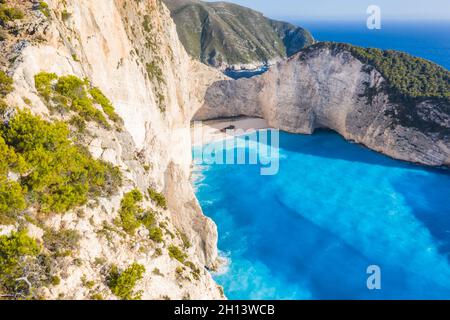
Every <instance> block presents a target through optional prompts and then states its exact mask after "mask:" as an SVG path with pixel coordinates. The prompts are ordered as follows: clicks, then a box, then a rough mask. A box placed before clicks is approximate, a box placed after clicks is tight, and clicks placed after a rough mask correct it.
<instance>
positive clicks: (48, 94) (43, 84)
mask: <svg viewBox="0 0 450 320" xmlns="http://www.w3.org/2000/svg"><path fill="white" fill-rule="evenodd" d="M34 79H35V86H36V90H37V91H38V93H39V94H40V95H41V96H42V97H43V98H44V99H45V100H46V102H47V103H49V104H50V105H49V107H50V108H54V109H56V110H57V111H59V112H64V111H67V110H71V111H73V112H76V113H77V114H78V115H79V116H80V117H81V118H82V119H84V120H85V121H95V122H97V123H98V124H100V125H102V126H103V127H105V128H107V129H109V128H110V125H109V123H108V121H107V120H106V117H105V116H104V115H103V113H102V112H101V111H100V110H98V109H97V108H95V107H94V99H92V98H90V97H89V95H88V91H87V88H86V87H87V85H88V84H89V83H88V81H87V80H81V79H80V78H78V77H76V76H74V75H67V76H62V77H59V78H58V76H57V75H56V74H54V73H46V72H40V73H38V74H36V75H35V77H34ZM105 99H106V97H105ZM108 101H109V100H108ZM102 102H104V101H102ZM107 111H108V112H109V113H111V112H110V111H111V110H110V109H108V108H107ZM105 113H106V112H105ZM108 116H109V115H108Z"/></svg>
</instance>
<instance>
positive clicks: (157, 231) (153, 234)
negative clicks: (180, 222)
mask: <svg viewBox="0 0 450 320" xmlns="http://www.w3.org/2000/svg"><path fill="white" fill-rule="evenodd" d="M140 221H141V223H142V224H143V225H144V226H145V227H146V228H147V230H148V231H149V237H150V239H151V240H153V241H155V242H162V241H163V233H162V230H161V228H159V227H158V226H157V225H156V218H155V213H154V212H153V211H151V210H149V211H147V212H146V213H145V214H144V215H143V217H142V218H141V219H140Z"/></svg>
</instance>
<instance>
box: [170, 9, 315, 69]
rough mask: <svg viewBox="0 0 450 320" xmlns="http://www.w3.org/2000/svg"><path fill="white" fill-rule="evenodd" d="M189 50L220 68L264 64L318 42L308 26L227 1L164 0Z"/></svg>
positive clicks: (209, 63) (204, 61)
mask: <svg viewBox="0 0 450 320" xmlns="http://www.w3.org/2000/svg"><path fill="white" fill-rule="evenodd" d="M163 1H164V2H165V4H166V5H167V6H168V8H169V10H170V11H171V15H172V18H173V20H174V21H175V24H176V25H177V31H178V36H179V38H180V40H181V42H182V43H183V45H184V47H185V48H186V50H187V52H188V53H189V54H190V55H191V56H193V57H194V58H196V59H198V60H200V61H202V62H203V63H205V64H208V65H211V66H215V67H220V66H230V65H241V64H250V63H257V64H264V63H267V62H269V61H270V60H273V59H279V58H284V57H287V56H291V55H293V54H294V53H296V52H297V51H299V50H301V49H303V48H305V47H307V46H308V45H310V44H313V43H314V39H313V37H312V35H311V34H310V33H309V32H308V31H307V30H305V29H303V28H299V27H297V26H294V25H292V24H290V23H286V22H281V21H275V20H271V19H269V18H266V17H264V16H263V15H262V14H261V13H260V12H257V11H254V10H252V9H249V8H245V7H242V6H239V5H236V4H232V3H227V2H203V1H198V0H163Z"/></svg>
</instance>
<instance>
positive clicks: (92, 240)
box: [0, 0, 225, 299]
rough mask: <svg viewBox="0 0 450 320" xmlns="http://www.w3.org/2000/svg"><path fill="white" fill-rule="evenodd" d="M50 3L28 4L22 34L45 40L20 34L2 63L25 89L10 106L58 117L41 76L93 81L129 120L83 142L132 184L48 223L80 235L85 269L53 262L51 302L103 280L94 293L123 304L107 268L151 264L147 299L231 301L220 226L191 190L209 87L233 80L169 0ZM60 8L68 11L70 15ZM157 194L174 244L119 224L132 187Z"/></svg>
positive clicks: (78, 295) (144, 286)
mask: <svg viewBox="0 0 450 320" xmlns="http://www.w3.org/2000/svg"><path fill="white" fill-rule="evenodd" d="M47 2H48V4H49V8H50V17H49V18H48V19H47V18H46V17H44V16H43V15H42V14H41V13H40V12H39V11H37V10H35V11H31V9H30V8H29V7H24V10H27V11H25V12H26V19H24V20H23V21H22V22H21V23H22V24H23V28H24V30H27V28H31V27H32V28H33V30H37V31H36V33H33V34H37V33H39V38H37V37H34V38H33V37H32V36H31V35H27V36H26V38H25V39H26V40H27V41H26V42H24V41H23V37H25V35H21V36H20V37H16V38H13V37H11V38H10V39H9V40H8V41H9V42H8V46H6V45H5V47H3V48H2V50H4V51H5V56H9V54H14V57H15V59H14V63H12V64H11V65H9V66H2V67H3V68H5V69H7V71H8V74H9V75H10V76H11V77H12V78H13V79H14V87H15V91H14V92H12V93H11V94H10V95H9V96H8V97H7V101H8V104H10V105H12V106H18V107H24V106H26V105H27V104H28V106H26V107H27V108H30V109H31V111H32V112H33V113H34V114H38V115H40V116H42V117H43V118H45V119H53V120H54V119H55V115H54V114H53V115H52V114H51V112H50V110H49V108H48V106H47V105H46V103H45V101H43V100H42V99H41V98H40V97H39V96H38V94H37V92H36V89H35V85H34V76H35V74H37V73H39V72H41V71H45V72H52V73H56V74H57V75H58V76H63V75H68V74H72V75H75V76H77V77H79V78H80V79H83V78H87V79H88V80H89V81H90V82H91V83H92V85H93V86H96V87H99V88H100V89H101V90H102V91H103V93H104V94H105V95H106V96H107V97H108V98H109V99H110V100H111V102H112V104H113V105H114V107H115V110H116V112H117V113H118V114H119V116H120V117H121V118H122V119H123V122H124V125H123V130H122V131H115V130H105V129H103V128H99V127H98V126H96V125H95V124H92V123H89V124H88V127H87V129H88V131H89V133H90V134H89V135H88V136H86V137H83V138H82V139H81V142H82V144H84V145H85V146H86V147H87V149H88V150H89V151H90V152H91V154H92V155H93V156H94V157H95V158H99V159H102V160H105V161H108V162H110V163H111V164H113V165H114V166H118V167H119V168H120V169H121V171H122V174H123V176H124V185H123V186H122V188H121V189H120V192H119V193H118V194H114V195H112V196H111V197H110V198H100V199H97V200H96V201H91V202H89V204H88V205H87V206H85V207H82V208H77V210H74V212H67V213H65V214H64V215H61V216H56V217H51V218H49V219H46V220H45V221H43V224H44V225H45V226H46V227H48V228H52V229H55V230H60V229H61V228H69V229H74V230H76V231H78V232H79V233H80V235H81V240H80V248H79V250H78V251H77V252H76V253H75V256H76V258H77V259H78V260H79V261H81V262H80V265H78V264H75V263H73V261H72V260H73V259H74V258H75V257H66V258H65V259H62V260H61V261H55V270H56V271H55V272H56V273H57V274H59V276H60V278H61V284H60V285H57V286H54V287H49V288H41V289H42V296H43V297H45V298H47V299H55V298H72V299H87V298H90V296H91V295H92V291H93V290H89V289H87V288H86V287H85V286H84V285H83V280H82V279H83V276H84V277H85V278H86V277H87V280H90V281H94V282H95V290H96V292H101V293H102V295H103V296H104V297H105V298H114V296H113V295H112V294H111V292H110V291H109V290H108V288H107V287H106V285H105V281H104V279H105V272H106V269H107V268H108V266H110V265H113V264H114V265H117V266H119V267H120V268H126V267H127V266H128V265H129V264H131V263H133V262H137V263H140V264H142V265H144V267H145V268H146V272H145V275H144V278H143V280H142V281H141V282H140V284H139V285H138V287H137V288H136V290H142V292H143V295H142V297H143V298H144V299H162V298H172V299H182V298H192V299H221V298H223V297H224V296H223V292H222V291H221V290H220V288H219V287H218V286H217V285H216V283H215V282H214V280H213V279H212V277H211V275H210V274H209V272H207V271H206V269H205V266H206V267H209V268H213V267H214V265H215V263H216V259H217V230H216V226H215V224H214V223H213V222H212V221H211V220H210V219H209V218H207V217H205V216H204V215H203V213H202V211H201V208H200V206H199V204H198V202H197V200H196V198H195V194H194V192H193V189H192V186H191V184H190V183H189V176H190V165H191V139H190V130H189V128H190V121H191V118H192V116H193V114H194V113H195V112H196V111H197V110H198V108H200V106H201V105H202V103H203V98H204V95H205V92H206V89H207V87H208V86H209V85H210V84H211V83H213V82H215V81H217V80H220V79H225V76H223V75H222V74H221V73H219V72H218V71H216V70H213V69H211V68H209V67H207V66H205V65H202V64H201V63H200V62H196V61H193V60H192V59H191V58H190V57H189V56H188V55H187V53H186V52H185V50H184V48H183V46H182V45H181V43H180V42H179V40H178V36H177V32H176V28H175V25H174V24H173V22H172V20H171V18H170V14H169V11H168V10H167V8H166V7H165V6H164V5H163V4H162V3H161V2H160V1H157V0H145V1H131V0H102V1H91V0H67V1H64V2H61V1H56V0H48V1H47ZM62 12H65V13H66V14H65V16H64V18H63V15H62ZM20 44H25V45H20ZM2 54H3V52H2ZM25 98H26V99H25ZM25 100H26V101H27V103H25V102H24V101H25ZM63 120H65V119H63ZM149 187H151V188H153V189H154V190H157V191H158V192H162V193H163V194H164V195H165V197H166V199H167V201H168V209H167V210H162V209H161V208H158V207H157V206H155V203H152V201H148V200H147V201H145V203H144V204H143V205H144V206H145V207H146V208H148V209H152V210H155V211H157V212H158V215H157V216H158V220H159V221H160V222H161V223H164V227H162V229H163V230H165V231H164V234H163V237H164V244H163V243H155V242H152V241H151V240H150V239H149V235H148V231H147V230H146V229H145V228H143V227H141V228H140V229H139V230H138V231H137V234H136V235H135V236H134V237H132V236H129V235H127V234H126V233H124V232H123V230H120V228H119V227H117V226H115V219H116V218H117V216H118V209H119V207H120V201H121V199H122V197H123V194H124V193H126V192H128V191H130V190H132V189H133V188H137V189H139V190H140V191H141V192H142V193H143V194H146V192H147V189H148V188H149ZM16 227H17V226H16ZM10 229H11V230H13V229H14V227H12V228H9V229H7V228H6V227H3V226H0V233H1V232H3V231H4V230H10ZM28 229H29V230H37V231H36V232H33V234H32V236H34V237H35V238H37V239H38V240H42V239H39V238H40V236H39V235H40V234H42V232H43V231H42V229H40V227H38V226H35V225H33V224H31V223H29V225H28ZM11 230H10V231H11ZM38 231H39V232H38ZM30 232H31V231H30ZM181 234H183V237H180V235H181ZM183 239H184V240H183ZM181 240H183V241H181ZM186 240H188V241H189V243H190V246H187V245H186ZM171 243H172V244H173V245H176V246H178V247H180V248H183V246H184V249H183V250H184V251H185V253H186V255H187V256H186V261H190V262H192V263H193V264H192V265H191V266H195V268H194V267H191V269H192V270H191V269H190V267H186V266H183V265H182V264H180V262H178V261H177V260H175V259H173V258H171V257H169V254H168V246H169V245H170V244H171ZM71 259H72V260H71ZM95 261H103V262H102V263H100V264H99V263H96V262H95ZM177 267H180V268H181V267H183V268H184V270H183V272H178V273H177V272H176V269H177ZM196 268H198V269H196ZM58 270H60V272H59V271H58ZM197 271H198V272H197ZM192 272H193V273H192ZM188 278H190V279H188ZM102 279H103V280H102Z"/></svg>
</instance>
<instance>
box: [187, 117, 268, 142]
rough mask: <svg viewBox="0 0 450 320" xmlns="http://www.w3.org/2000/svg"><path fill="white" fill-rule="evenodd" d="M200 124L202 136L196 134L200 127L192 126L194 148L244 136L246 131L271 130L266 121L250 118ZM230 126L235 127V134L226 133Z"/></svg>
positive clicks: (193, 124) (209, 121) (219, 120)
mask: <svg viewBox="0 0 450 320" xmlns="http://www.w3.org/2000/svg"><path fill="white" fill-rule="evenodd" d="M200 123H201V127H200V128H201V132H200V134H199V133H197V134H195V130H196V128H197V130H198V129H199V127H198V125H197V126H196V125H195V123H192V124H191V140H192V145H193V146H199V145H202V144H207V143H210V142H214V141H220V140H225V139H229V138H233V137H235V136H238V135H242V133H243V132H242V130H244V131H245V133H251V132H254V131H256V130H261V129H268V128H269V126H268V124H267V122H266V120H264V119H261V118H250V117H239V118H231V119H218V120H208V121H201V122H200ZM230 126H234V130H233V132H224V131H225V130H224V129H226V128H228V127H230ZM230 133H231V134H230Z"/></svg>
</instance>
